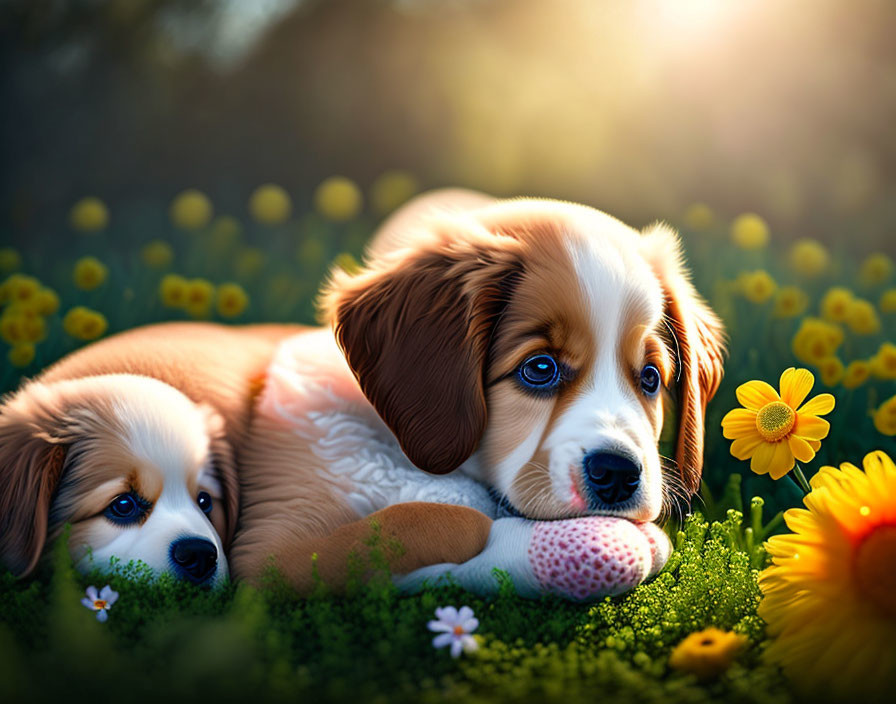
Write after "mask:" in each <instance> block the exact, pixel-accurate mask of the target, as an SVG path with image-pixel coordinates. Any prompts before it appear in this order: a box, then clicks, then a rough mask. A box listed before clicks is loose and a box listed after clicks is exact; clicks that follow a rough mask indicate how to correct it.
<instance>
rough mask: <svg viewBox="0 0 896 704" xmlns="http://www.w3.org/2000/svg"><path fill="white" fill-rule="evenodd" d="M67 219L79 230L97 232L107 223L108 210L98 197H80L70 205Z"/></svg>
mask: <svg viewBox="0 0 896 704" xmlns="http://www.w3.org/2000/svg"><path fill="white" fill-rule="evenodd" d="M68 221H69V224H70V225H71V226H72V227H73V228H74V229H76V230H79V231H80V232H97V231H99V230H102V229H104V228H105V227H106V225H108V224H109V211H108V210H107V209H106V204H105V203H103V201H101V200H100V199H99V198H94V197H89V198H82V199H81V200H79V201H78V202H77V203H75V204H74V205H73V206H72V209H71V211H70V212H69V216H68Z"/></svg>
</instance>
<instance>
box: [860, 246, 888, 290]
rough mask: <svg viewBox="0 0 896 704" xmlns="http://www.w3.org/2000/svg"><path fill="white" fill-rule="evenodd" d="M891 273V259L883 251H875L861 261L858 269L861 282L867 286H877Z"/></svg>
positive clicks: (886, 279)
mask: <svg viewBox="0 0 896 704" xmlns="http://www.w3.org/2000/svg"><path fill="white" fill-rule="evenodd" d="M892 275H893V260H892V259H890V257H888V256H887V255H886V254H884V253H883V252H877V253H876V254H872V255H871V256H869V257H868V258H867V259H866V260H865V261H864V262H862V268H861V269H860V270H859V278H860V279H861V280H862V283H864V284H867V285H869V286H877V285H878V284H882V283H884V282H885V281H888V280H889V278H890V277H891V276H892Z"/></svg>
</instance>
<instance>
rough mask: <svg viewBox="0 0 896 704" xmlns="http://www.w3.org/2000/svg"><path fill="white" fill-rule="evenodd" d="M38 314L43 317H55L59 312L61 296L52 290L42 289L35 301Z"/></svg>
mask: <svg viewBox="0 0 896 704" xmlns="http://www.w3.org/2000/svg"><path fill="white" fill-rule="evenodd" d="M35 303H36V305H37V312H38V313H40V314H41V315H53V313H55V312H56V311H57V310H59V296H58V295H57V294H56V292H55V291H54V290H53V289H51V288H42V289H41V290H40V291H38V292H37V298H36V299H35Z"/></svg>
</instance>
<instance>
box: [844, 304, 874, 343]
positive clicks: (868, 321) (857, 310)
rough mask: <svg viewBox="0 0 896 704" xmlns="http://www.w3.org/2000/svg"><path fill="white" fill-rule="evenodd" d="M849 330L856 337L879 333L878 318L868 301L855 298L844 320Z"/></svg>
mask: <svg viewBox="0 0 896 704" xmlns="http://www.w3.org/2000/svg"><path fill="white" fill-rule="evenodd" d="M846 324H847V325H849V329H850V330H852V331H853V332H854V333H856V334H857V335H876V334H877V333H878V332H880V318H878V317H877V311H876V310H874V306H873V305H871V303H870V302H869V301H865V300H862V299H861V298H857V299H855V300H854V301H853V302H852V305H850V306H849V313H848V315H847V318H846Z"/></svg>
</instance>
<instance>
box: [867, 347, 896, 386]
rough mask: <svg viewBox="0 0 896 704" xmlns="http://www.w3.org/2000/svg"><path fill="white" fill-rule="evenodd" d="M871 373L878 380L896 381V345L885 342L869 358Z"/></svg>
mask: <svg viewBox="0 0 896 704" xmlns="http://www.w3.org/2000/svg"><path fill="white" fill-rule="evenodd" d="M871 373H872V374H874V376H876V377H877V378H878V379H896V345H894V344H893V343H892V342H885V343H883V344H882V345H881V346H880V349H878V350H877V354H876V355H874V356H873V357H872V358H871Z"/></svg>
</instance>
